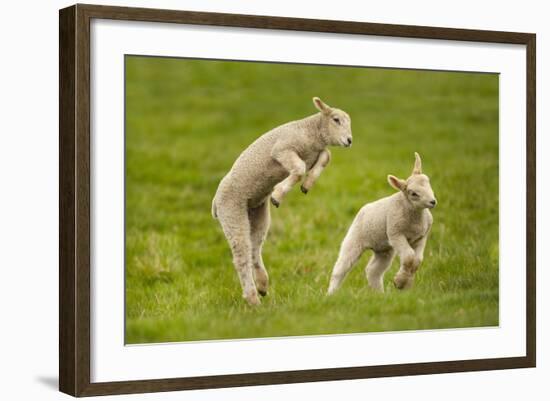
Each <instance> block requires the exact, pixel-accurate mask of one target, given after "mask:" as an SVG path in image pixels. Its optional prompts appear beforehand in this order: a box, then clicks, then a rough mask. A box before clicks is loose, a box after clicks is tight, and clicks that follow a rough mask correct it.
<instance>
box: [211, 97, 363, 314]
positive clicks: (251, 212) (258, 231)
mask: <svg viewBox="0 0 550 401" xmlns="http://www.w3.org/2000/svg"><path fill="white" fill-rule="evenodd" d="M313 104H314V105H315V107H316V108H317V109H318V110H319V111H320V112H319V113H317V114H314V115H311V116H309V117H306V118H304V119H301V120H297V121H292V122H289V123H286V124H283V125H281V126H279V127H276V128H274V129H272V130H271V131H268V132H267V133H265V134H263V135H262V136H260V137H259V138H258V139H257V140H256V141H254V142H253V143H252V144H251V145H250V146H249V147H248V148H246V149H245V150H244V151H243V152H242V153H241V155H240V156H239V157H238V158H237V160H236V161H235V163H234V164H233V167H232V168H231V170H230V171H229V173H227V175H226V176H225V177H223V179H222V180H221V182H220V184H219V186H218V190H217V191H216V195H215V196H214V199H213V201H212V215H213V216H214V218H217V219H218V220H219V222H220V225H221V227H222V229H223V232H224V234H225V237H226V238H227V241H228V243H229V246H230V248H231V252H232V254H233V263H234V265H235V269H236V271H237V274H238V276H239V280H240V283H241V287H242V290H243V297H244V298H245V299H246V301H247V302H248V303H249V304H251V305H258V304H260V298H259V297H258V293H259V294H260V295H262V296H265V295H266V294H267V288H268V274H267V271H266V268H265V266H264V263H263V260H262V244H263V242H264V240H265V238H266V235H267V231H268V229H269V225H270V211H269V199H271V203H273V205H275V206H276V207H279V205H280V204H281V203H282V201H283V199H284V197H285V195H286V194H287V193H288V192H289V191H290V190H291V189H292V187H293V186H294V185H295V184H297V183H298V182H300V181H302V180H303V182H302V185H301V189H302V192H303V193H304V194H305V193H307V192H308V191H309V190H310V189H311V187H312V186H313V184H314V182H315V181H316V180H317V178H319V175H320V174H321V172H322V171H323V169H324V168H325V167H326V166H327V164H328V163H329V161H330V152H329V150H328V149H327V146H344V147H349V146H351V142H352V135H351V119H350V117H349V115H348V114H347V113H346V112H344V111H342V110H339V109H336V108H332V107H330V106H328V105H327V104H325V103H323V102H322V101H321V99H319V98H318V97H315V98H313ZM306 174H307V175H306Z"/></svg>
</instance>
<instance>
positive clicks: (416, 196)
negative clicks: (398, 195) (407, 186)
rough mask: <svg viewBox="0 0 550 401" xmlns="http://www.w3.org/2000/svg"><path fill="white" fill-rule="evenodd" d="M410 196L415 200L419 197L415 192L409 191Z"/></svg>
mask: <svg viewBox="0 0 550 401" xmlns="http://www.w3.org/2000/svg"><path fill="white" fill-rule="evenodd" d="M411 196H413V197H415V198H418V196H419V195H418V194H417V193H416V192H414V191H411Z"/></svg>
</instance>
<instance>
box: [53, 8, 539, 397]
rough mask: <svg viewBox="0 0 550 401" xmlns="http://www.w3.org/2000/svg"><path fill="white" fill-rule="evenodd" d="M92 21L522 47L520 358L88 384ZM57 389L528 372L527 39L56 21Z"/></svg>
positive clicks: (110, 13) (270, 20)
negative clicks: (524, 186) (523, 165)
mask: <svg viewBox="0 0 550 401" xmlns="http://www.w3.org/2000/svg"><path fill="white" fill-rule="evenodd" d="M94 18H98V19H109V20H125V21H142V22H164V23H175V24H178V23H179V24H193V25H209V26H223V27H240V28H258V29H264V28H267V29H275V30H289V31H309V32H324V33H344V34H356V35H374V36H391V37H401V38H420V39H441V40H451V41H474V42H491V43H505V44H518V45H524V46H526V54H527V58H526V60H525V63H526V71H527V74H526V79H527V82H526V88H527V93H526V99H527V105H526V106H527V107H526V110H527V119H526V121H525V124H526V132H527V136H526V141H527V143H526V145H527V155H526V160H527V167H526V169H527V177H526V182H527V193H526V195H525V196H526V204H527V216H526V220H527V227H526V239H527V242H526V255H527V257H526V260H525V269H526V271H525V274H526V285H527V288H526V294H527V299H526V327H525V332H526V337H525V338H526V351H527V352H526V355H525V356H523V357H503V358H492V359H474V360H459V361H439V362H430V363H408V364H399V365H381V366H365V367H362V366H353V367H344V368H330V369H314V370H298V371H280V372H265V373H262V372H259V373H248V374H230V375H222V376H201V377H181V378H166V379H154V380H135V381H117V382H100V383H93V382H91V380H90V363H91V355H90V342H91V335H90V317H91V316H90V296H91V294H90V253H91V252H90V210H91V206H90V174H91V171H90V21H91V20H92V19H94ZM59 29H60V35H59V49H60V53H59V57H60V59H59V60H60V64H59V65H60V69H59V82H60V83H59V94H60V103H59V124H60V142H59V152H60V168H59V182H60V185H59V225H60V236H59V256H60V265H59V277H60V278H59V280H60V281H59V283H60V286H59V288H60V290H59V358H60V360H59V388H60V390H61V391H62V392H64V393H67V394H70V395H73V396H94V395H105V394H122V393H143V392H154V391H173V390H188V389H205V388H220V387H235V386H251V385H264V384H280V383H298V382H314V381H325V380H347V379H362V378H374V377H388V376H400V375H420V374H433V373H449V372H464V371H481V370H493V369H511V368H526V367H534V366H535V361H536V314H535V300H536V293H535V289H536V285H535V283H536V279H535V274H536V273H535V231H536V227H535V216H536V209H535V206H536V205H535V197H536V188H535V170H536V166H535V159H536V155H535V117H536V110H535V46H536V45H535V43H536V37H535V35H534V34H530V33H515V32H495V31H482V30H468V29H450V28H435V27H422V26H404V25H388V24H373V23H362V22H348V21H328V20H313V19H299V18H283V17H268V16H252V15H236V14H218V13H203V12H191V11H170V10H155V9H142V8H126V7H110V6H96V5H80V4H79V5H74V6H72V7H68V8H65V9H62V10H60V14H59Z"/></svg>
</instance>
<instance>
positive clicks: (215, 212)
mask: <svg viewBox="0 0 550 401" xmlns="http://www.w3.org/2000/svg"><path fill="white" fill-rule="evenodd" d="M212 217H213V218H215V219H217V218H218V212H217V211H216V197H214V199H212Z"/></svg>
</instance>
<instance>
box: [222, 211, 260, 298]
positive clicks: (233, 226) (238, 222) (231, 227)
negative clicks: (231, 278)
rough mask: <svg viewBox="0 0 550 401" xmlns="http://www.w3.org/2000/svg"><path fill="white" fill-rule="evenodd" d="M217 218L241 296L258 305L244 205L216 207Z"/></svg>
mask: <svg viewBox="0 0 550 401" xmlns="http://www.w3.org/2000/svg"><path fill="white" fill-rule="evenodd" d="M217 212H218V220H219V221H220V224H221V226H222V228H223V232H224V234H225V237H226V238H227V242H229V246H230V248H231V253H232V254H233V264H234V265H235V270H236V271H237V275H238V276H239V280H240V282H241V287H242V290H243V298H244V299H246V300H247V302H248V303H249V304H251V305H259V304H260V298H259V297H258V293H257V291H256V285H255V284H254V276H253V273H252V243H251V241H250V221H249V219H248V209H247V207H246V206H244V205H243V206H241V205H239V206H236V205H225V207H224V208H220V209H218V211H217Z"/></svg>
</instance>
